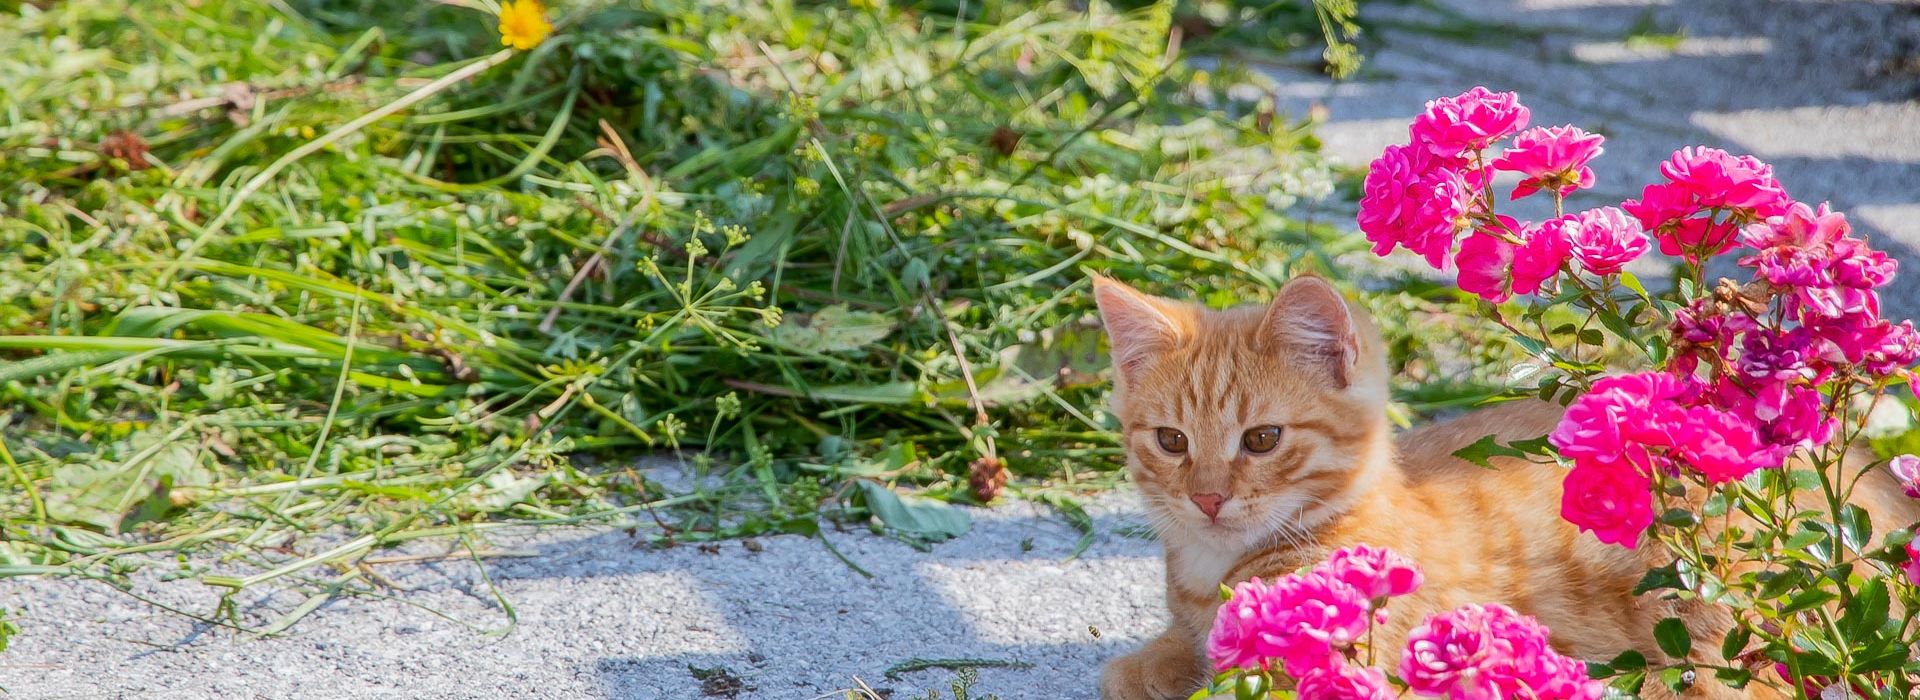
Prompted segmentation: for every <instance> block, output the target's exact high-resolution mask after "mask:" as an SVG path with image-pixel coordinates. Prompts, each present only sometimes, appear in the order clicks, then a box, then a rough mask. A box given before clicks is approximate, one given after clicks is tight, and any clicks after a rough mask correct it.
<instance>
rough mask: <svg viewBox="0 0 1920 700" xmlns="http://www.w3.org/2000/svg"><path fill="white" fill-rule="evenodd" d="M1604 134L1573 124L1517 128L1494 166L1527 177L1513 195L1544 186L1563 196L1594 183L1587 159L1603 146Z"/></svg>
mask: <svg viewBox="0 0 1920 700" xmlns="http://www.w3.org/2000/svg"><path fill="white" fill-rule="evenodd" d="M1605 141H1606V137H1604V136H1600V135H1598V134H1589V133H1587V132H1586V131H1585V130H1583V129H1581V128H1579V127H1576V126H1542V127H1534V128H1532V129H1528V130H1526V131H1522V132H1520V134H1519V135H1517V136H1514V137H1513V145H1512V146H1508V147H1507V150H1506V151H1504V152H1502V153H1501V154H1500V157H1499V158H1498V159H1496V160H1494V161H1493V167H1494V169H1496V170H1510V171H1513V172H1517V173H1520V174H1522V175H1525V176H1526V177H1525V178H1524V179H1522V180H1521V181H1520V184H1519V185H1516V186H1514V188H1513V195H1512V197H1513V198H1514V199H1520V198H1522V197H1526V196H1528V195H1531V194H1533V193H1535V192H1538V191H1540V190H1547V191H1549V192H1552V193H1554V194H1556V195H1560V196H1562V197H1564V196H1566V195H1567V194H1568V193H1570V192H1572V191H1574V190H1584V189H1587V188H1589V187H1592V186H1593V168H1590V167H1587V163H1589V162H1590V161H1592V160H1593V159H1594V158H1596V157H1598V156H1599V155H1600V154H1601V153H1602V152H1603V151H1604V150H1605V149H1603V148H1601V147H1600V144H1601V143H1603V142H1605Z"/></svg>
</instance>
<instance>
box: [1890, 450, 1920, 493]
mask: <svg viewBox="0 0 1920 700" xmlns="http://www.w3.org/2000/svg"><path fill="white" fill-rule="evenodd" d="M1887 468H1888V469H1891V470H1893V478H1895V479H1899V480H1900V486H1901V487H1903V488H1905V489H1906V490H1907V496H1908V497H1910V498H1920V457H1915V456H1913V455H1900V456H1898V457H1895V458H1893V459H1892V460H1890V461H1888V462H1887Z"/></svg>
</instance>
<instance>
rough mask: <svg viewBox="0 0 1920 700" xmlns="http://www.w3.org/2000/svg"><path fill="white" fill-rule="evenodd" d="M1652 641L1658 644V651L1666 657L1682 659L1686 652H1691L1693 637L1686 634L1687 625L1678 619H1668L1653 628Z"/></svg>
mask: <svg viewBox="0 0 1920 700" xmlns="http://www.w3.org/2000/svg"><path fill="white" fill-rule="evenodd" d="M1653 640H1654V641H1655V642H1659V644H1660V650H1661V651H1664V652H1666V653H1667V656H1670V657H1673V658H1676V659H1684V658H1686V657H1687V652H1690V651H1693V635H1691V634H1689V633H1688V632H1687V624H1686V623H1684V622H1681V621H1680V618H1677V617H1669V618H1667V619H1664V620H1661V621H1660V622H1659V623H1658V624H1656V625H1654V626H1653Z"/></svg>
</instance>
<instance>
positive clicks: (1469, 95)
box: [1409, 87, 1529, 157]
mask: <svg viewBox="0 0 1920 700" xmlns="http://www.w3.org/2000/svg"><path fill="white" fill-rule="evenodd" d="M1528 116H1529V114H1528V112H1527V108H1526V107H1523V106H1521V105H1520V96H1519V95H1516V94H1514V93H1511V92H1493V91H1491V90H1488V89H1486V88H1484V87H1476V88H1474V89H1472V90H1468V91H1466V92H1464V93H1461V94H1460V95H1458V96H1455V97H1442V98H1440V99H1437V100H1433V101H1430V102H1428V103H1427V109H1426V111H1425V112H1422V113H1421V114H1420V116H1417V117H1414V118H1413V125H1412V127H1410V128H1409V132H1410V133H1411V135H1412V137H1413V143H1415V144H1419V145H1423V146H1425V147H1427V149H1428V150H1430V151H1431V152H1432V153H1433V154H1434V155H1438V156H1449V157H1451V156H1457V155H1460V154H1461V153H1462V152H1465V151H1478V150H1480V149H1483V148H1486V147H1487V146H1489V145H1492V144H1493V142H1495V141H1499V140H1500V139H1504V138H1506V137H1508V136H1511V135H1513V133H1514V132H1517V131H1519V130H1521V129H1524V128H1526V127H1527V118H1528Z"/></svg>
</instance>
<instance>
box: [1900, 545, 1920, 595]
mask: <svg viewBox="0 0 1920 700" xmlns="http://www.w3.org/2000/svg"><path fill="white" fill-rule="evenodd" d="M1902 569H1903V570H1904V571H1906V572H1907V580H1908V581H1912V582H1913V585H1915V586H1920V540H1913V541H1911V542H1908V543H1907V564H1906V566H1904V567H1902Z"/></svg>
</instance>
